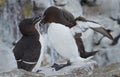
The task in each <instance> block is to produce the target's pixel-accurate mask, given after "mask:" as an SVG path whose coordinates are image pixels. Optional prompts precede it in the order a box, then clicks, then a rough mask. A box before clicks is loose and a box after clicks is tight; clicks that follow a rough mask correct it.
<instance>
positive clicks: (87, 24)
mask: <svg viewBox="0 0 120 77" xmlns="http://www.w3.org/2000/svg"><path fill="white" fill-rule="evenodd" d="M76 23H77V25H76V26H79V28H80V29H81V30H82V32H85V31H86V30H87V29H89V28H90V29H92V30H94V31H97V32H99V33H101V34H102V35H104V36H106V37H108V38H109V39H111V40H113V37H112V35H111V34H110V33H109V32H108V31H107V30H106V29H104V28H103V27H102V25H100V24H98V23H94V22H90V21H88V22H87V21H76Z"/></svg>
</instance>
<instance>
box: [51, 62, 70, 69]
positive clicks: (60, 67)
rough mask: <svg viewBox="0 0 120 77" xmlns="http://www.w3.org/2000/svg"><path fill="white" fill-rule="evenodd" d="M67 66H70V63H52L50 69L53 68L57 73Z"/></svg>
mask: <svg viewBox="0 0 120 77" xmlns="http://www.w3.org/2000/svg"><path fill="white" fill-rule="evenodd" d="M69 65H71V64H70V63H67V64H56V63H54V64H53V65H52V66H51V67H52V68H55V70H56V71H58V70H60V69H62V68H64V67H66V66H69Z"/></svg>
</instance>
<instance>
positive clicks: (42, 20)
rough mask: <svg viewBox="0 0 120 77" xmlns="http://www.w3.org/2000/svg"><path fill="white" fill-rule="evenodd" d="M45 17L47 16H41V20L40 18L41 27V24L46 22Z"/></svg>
mask: <svg viewBox="0 0 120 77" xmlns="http://www.w3.org/2000/svg"><path fill="white" fill-rule="evenodd" d="M44 18H45V16H42V17H41V20H40V23H39V26H40V27H41V25H43V24H44Z"/></svg>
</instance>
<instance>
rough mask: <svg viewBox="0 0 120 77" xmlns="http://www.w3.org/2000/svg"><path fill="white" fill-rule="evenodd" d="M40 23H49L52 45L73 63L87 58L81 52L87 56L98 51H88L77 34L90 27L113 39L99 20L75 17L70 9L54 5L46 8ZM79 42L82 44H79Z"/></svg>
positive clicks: (49, 36)
mask: <svg viewBox="0 0 120 77" xmlns="http://www.w3.org/2000/svg"><path fill="white" fill-rule="evenodd" d="M40 24H43V25H42V26H41V27H43V26H46V25H47V31H46V32H47V36H48V40H49V42H50V43H51V46H52V47H53V48H54V49H55V50H56V52H58V53H59V54H60V55H61V56H63V57H64V58H66V59H67V60H69V61H70V62H71V63H78V62H79V63H81V62H83V61H85V60H87V59H83V58H81V55H79V54H83V55H84V56H82V57H84V58H87V57H89V56H92V55H94V54H95V53H96V52H93V53H86V51H85V50H84V46H83V44H82V43H83V42H82V41H81V39H79V40H78V39H75V38H76V37H75V35H76V34H80V35H81V33H83V32H85V31H86V30H87V29H89V28H90V29H93V30H95V31H97V32H99V33H101V34H103V35H105V36H107V37H108V38H110V39H113V38H112V36H111V35H110V34H109V33H108V32H107V31H106V30H105V29H104V28H102V27H101V25H99V24H98V23H97V22H94V21H90V20H86V19H85V18H83V17H77V18H74V16H73V15H72V14H71V13H69V12H68V11H65V10H63V9H59V8H57V7H54V6H51V7H49V8H47V9H46V10H45V12H44V14H43V19H42V20H41V22H40ZM77 42H79V43H81V44H78V43H77ZM83 52H84V53H83ZM68 64H69V63H68ZM56 66H57V65H56V64H55V65H53V67H55V68H57V67H58V66H57V67H56ZM62 66H63V65H62Z"/></svg>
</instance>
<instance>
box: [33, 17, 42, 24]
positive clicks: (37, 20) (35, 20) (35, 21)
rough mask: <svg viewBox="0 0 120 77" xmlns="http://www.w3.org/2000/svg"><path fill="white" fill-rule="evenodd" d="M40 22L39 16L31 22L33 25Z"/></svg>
mask: <svg viewBox="0 0 120 77" xmlns="http://www.w3.org/2000/svg"><path fill="white" fill-rule="evenodd" d="M40 20H41V16H37V17H34V18H33V20H32V23H33V24H36V23H37V22H39V21H40Z"/></svg>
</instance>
